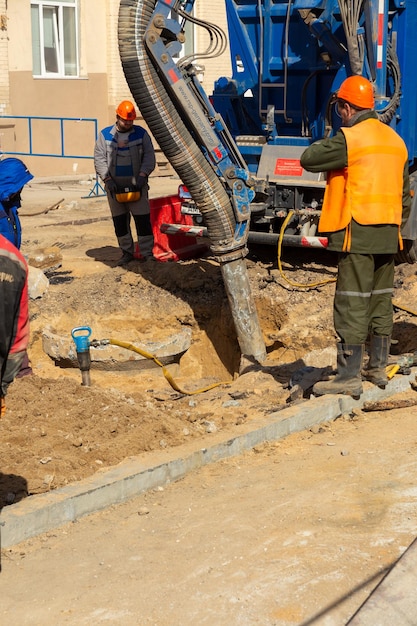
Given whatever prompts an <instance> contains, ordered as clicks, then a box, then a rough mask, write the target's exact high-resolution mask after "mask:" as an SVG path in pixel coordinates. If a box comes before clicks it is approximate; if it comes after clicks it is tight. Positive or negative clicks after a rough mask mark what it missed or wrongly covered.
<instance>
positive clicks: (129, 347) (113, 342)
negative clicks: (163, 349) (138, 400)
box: [96, 339, 233, 396]
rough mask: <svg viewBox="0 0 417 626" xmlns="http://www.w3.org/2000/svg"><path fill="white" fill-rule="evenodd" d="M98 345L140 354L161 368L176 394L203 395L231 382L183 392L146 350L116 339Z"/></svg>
mask: <svg viewBox="0 0 417 626" xmlns="http://www.w3.org/2000/svg"><path fill="white" fill-rule="evenodd" d="M100 343H102V344H107V343H109V344H111V345H113V346H119V347H120V348H125V349H126V350H132V351H133V352H137V354H140V355H141V356H144V357H145V358H146V359H150V360H151V361H153V362H154V363H155V364H156V365H158V366H159V367H161V368H162V373H163V375H164V376H165V378H166V380H167V381H168V382H169V384H170V385H171V387H172V388H173V389H175V391H178V393H181V394H184V395H186V396H193V395H196V394H197V393H203V392H204V391H209V390H210V389H214V388H215V387H219V386H220V385H230V384H231V383H232V382H233V381H231V380H230V381H227V382H220V383H212V384H211V385H207V387H203V388H202V389H196V390H195V391H185V390H184V389H182V388H181V387H179V385H177V383H176V382H175V380H174V379H173V377H172V376H171V374H170V372H169V371H168V370H167V368H166V367H165V366H164V365H163V364H162V363H161V361H159V360H158V359H157V358H156V356H154V355H153V354H151V353H150V352H146V350H142V349H141V348H138V347H137V346H134V345H133V344H131V343H127V342H125V341H119V340H118V339H104V340H102V341H101V342H96V344H97V345H99V344H100Z"/></svg>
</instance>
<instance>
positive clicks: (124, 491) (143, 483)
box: [0, 369, 416, 548]
mask: <svg viewBox="0 0 417 626" xmlns="http://www.w3.org/2000/svg"><path fill="white" fill-rule="evenodd" d="M415 374H416V370H415V369H414V370H413V371H412V373H411V374H410V375H409V376H396V377H394V378H393V379H392V380H391V381H390V382H389V384H388V385H387V387H386V388H385V389H384V390H382V389H378V388H377V387H375V386H373V385H371V384H370V383H365V384H364V393H363V394H362V396H361V397H360V399H359V400H354V399H353V398H351V397H350V396H336V395H331V396H330V395H329V396H323V397H322V398H313V397H312V398H311V399H310V400H308V401H307V402H302V403H300V404H295V405H293V406H290V407H288V409H283V410H282V411H279V412H276V413H271V414H270V415H269V416H268V417H267V418H262V419H259V420H256V421H252V422H250V423H249V424H246V425H243V426H241V427H239V430H240V432H239V434H238V435H236V436H234V437H232V438H230V436H229V435H227V434H225V433H222V432H220V433H217V434H213V435H212V436H211V445H210V447H208V448H201V442H199V441H195V442H191V443H190V444H187V445H184V446H178V447H176V448H173V449H170V450H164V451H157V452H155V453H146V461H145V462H143V461H142V460H141V459H140V458H138V457H135V458H131V459H127V460H126V461H124V462H122V463H120V464H119V465H117V466H115V467H112V468H110V469H106V470H102V471H98V472H97V473H96V474H94V475H93V476H91V477H89V478H88V479H86V480H83V481H80V482H79V483H76V484H74V485H69V486H67V487H63V488H61V489H57V490H55V491H51V492H49V493H46V494H40V495H36V496H31V497H30V498H26V499H25V500H22V501H21V502H18V503H16V504H13V505H11V506H7V507H4V508H3V510H2V512H1V515H0V526H1V529H0V530H1V546H2V547H3V548H7V547H10V546H13V545H16V544H18V543H20V542H21V541H24V540H25V539H29V538H30V537H35V536H36V535H39V534H41V533H44V532H47V531H50V530H52V529H54V528H57V527H58V526H62V525H63V524H66V523H68V522H73V521H75V520H77V519H79V518H80V517H82V516H84V515H88V514H90V513H94V512H96V511H100V510H102V509H105V508H106V507H108V506H111V505H113V504H119V503H121V502H125V501H126V500H128V499H130V498H133V497H135V496H137V495H139V494H140V493H143V492H145V491H147V490H149V489H155V488H156V487H159V486H163V485H166V484H168V483H170V482H173V481H175V480H178V479H180V478H182V477H183V476H185V475H186V474H187V473H188V472H190V471H192V470H195V469H198V468H200V467H203V466H204V465H207V464H208V463H214V462H216V461H219V460H221V459H226V458H230V457H233V456H236V455H239V454H241V453H242V452H244V451H245V450H250V449H252V448H253V447H254V446H256V445H259V444H262V443H265V442H268V441H276V440H278V439H281V438H283V437H286V436H287V435H289V434H291V433H294V432H299V431H302V430H306V429H309V428H311V427H312V426H314V425H315V424H320V423H322V422H327V421H332V420H334V419H336V418H337V417H340V416H341V415H343V414H345V413H349V412H350V411H351V410H352V409H353V408H361V407H362V406H363V404H364V403H365V402H367V401H375V400H381V399H383V398H387V397H389V396H392V395H393V394H396V393H399V392H401V391H406V390H408V389H410V381H411V380H413V379H414V377H415Z"/></svg>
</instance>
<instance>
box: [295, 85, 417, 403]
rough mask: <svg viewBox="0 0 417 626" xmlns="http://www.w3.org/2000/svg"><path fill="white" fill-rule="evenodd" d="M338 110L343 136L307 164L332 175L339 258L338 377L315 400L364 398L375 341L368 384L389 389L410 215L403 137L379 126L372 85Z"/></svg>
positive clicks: (331, 225)
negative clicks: (400, 265) (398, 260)
mask: <svg viewBox="0 0 417 626" xmlns="http://www.w3.org/2000/svg"><path fill="white" fill-rule="evenodd" d="M335 105H336V111H337V112H338V114H339V116H340V117H341V120H342V126H341V128H340V130H339V131H338V132H337V133H336V134H335V135H334V136H333V137H329V138H326V139H323V140H321V141H317V142H315V143H313V144H312V145H311V146H309V147H308V148H307V149H306V150H305V151H304V153H303V154H302V156H301V159H300V162H301V165H302V166H303V167H304V169H306V170H308V171H310V172H327V184H326V190H325V194H324V200H323V207H322V212H321V217H320V221H319V227H318V228H319V231H320V232H321V233H322V234H327V235H328V239H329V250H334V251H337V252H338V253H339V258H338V277H337V283H336V292H335V297H334V307H333V313H334V326H335V330H336V333H337V336H338V340H339V341H338V344H337V374H336V376H335V377H334V378H333V379H332V380H329V381H320V382H318V383H316V384H315V385H314V387H313V393H314V394H315V395H319V396H321V395H324V394H328V393H336V394H347V395H351V396H353V397H358V396H360V394H361V393H362V390H363V388H362V377H361V368H362V360H363V354H364V346H365V342H366V340H367V338H368V337H369V344H370V349H369V362H368V365H367V369H366V370H365V372H364V374H365V377H366V378H367V379H368V380H370V381H371V382H372V383H374V384H375V385H377V386H379V387H382V388H383V387H385V385H386V384H387V382H388V380H387V376H386V371H385V368H386V365H387V361H388V355H389V349H390V345H391V334H392V329H393V309H392V294H393V291H394V256H395V253H396V252H397V251H398V247H399V246H400V249H401V248H402V240H401V226H402V225H403V224H404V223H405V221H406V219H407V217H408V215H409V212H410V207H411V197H410V182H409V173H408V154H407V148H406V146H405V144H404V142H403V140H402V139H401V138H400V136H399V135H398V134H397V133H396V132H395V131H394V130H393V129H392V128H391V127H390V126H388V125H386V124H384V123H383V122H381V121H380V120H379V119H378V115H377V113H376V112H375V109H374V107H375V100H374V92H373V87H372V84H371V83H370V81H369V80H367V79H366V78H364V77H363V76H350V77H349V78H347V79H346V80H345V81H344V82H343V83H342V84H341V86H340V89H339V90H338V92H337V93H336V97H335Z"/></svg>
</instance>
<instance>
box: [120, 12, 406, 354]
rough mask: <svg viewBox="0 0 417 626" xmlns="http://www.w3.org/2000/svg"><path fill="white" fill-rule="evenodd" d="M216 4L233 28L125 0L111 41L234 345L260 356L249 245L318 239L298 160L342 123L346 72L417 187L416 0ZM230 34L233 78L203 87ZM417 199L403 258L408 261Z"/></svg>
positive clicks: (316, 209)
mask: <svg viewBox="0 0 417 626" xmlns="http://www.w3.org/2000/svg"><path fill="white" fill-rule="evenodd" d="M201 1H203V0H201ZM224 2H225V8H226V16H227V29H228V36H226V34H225V32H224V31H223V30H222V29H221V28H220V27H219V26H218V25H216V24H210V23H207V22H202V21H201V20H200V19H198V18H197V17H195V16H194V14H193V4H194V0H165V1H163V0H121V2H120V8H119V30H118V37H119V50H120V57H121V61H122V67H123V70H124V73H125V76H126V79H127V82H128V85H129V88H130V90H131V93H132V96H133V97H134V99H135V100H136V103H137V105H138V107H139V109H140V111H141V114H142V115H143V118H144V119H145V121H146V122H147V124H148V126H149V128H150V130H151V132H152V133H153V135H154V137H155V139H156V141H157V142H158V144H159V146H160V147H161V149H162V150H163V151H164V153H165V155H166V156H167V158H168V159H169V161H170V163H171V165H172V166H173V168H174V169H175V170H176V172H177V174H178V175H179V177H180V179H181V180H182V182H183V183H184V185H185V187H186V189H187V193H186V194H185V201H184V208H183V211H184V212H187V211H188V212H190V213H192V214H193V216H194V219H195V224H196V226H197V227H198V226H200V227H201V228H202V229H204V233H205V234H206V235H207V236H208V237H209V239H210V244H211V251H212V253H213V255H214V256H215V257H216V258H217V259H218V261H219V263H220V265H221V268H222V273H223V279H224V282H225V286H226V292H227V294H228V297H229V302H230V304H231V308H232V314H233V317H234V321H235V326H236V329H237V335H238V339H239V343H240V347H241V351H242V353H243V354H246V355H250V356H252V357H254V358H255V359H256V360H262V359H263V358H264V356H265V347H264V344H263V340H262V334H261V331H260V329H259V322H258V320H257V317H256V310H255V307H254V305H253V302H252V298H251V295H250V289H249V285H248V279H247V276H246V267H245V264H244V261H243V259H244V257H245V254H246V251H247V245H248V242H249V243H250V242H251V241H252V242H256V243H261V244H271V243H272V244H275V243H276V242H278V239H279V238H281V240H282V242H283V245H291V246H309V247H311V246H313V247H317V248H325V247H326V246H327V239H326V237H325V236H321V235H320V233H318V232H317V224H318V220H319V216H320V210H321V205H322V200H323V195H324V187H325V178H324V176H323V175H322V174H313V173H309V172H306V171H305V170H303V168H302V167H301V166H300V156H301V154H302V152H303V151H304V149H305V148H306V147H307V146H308V145H309V144H310V143H311V142H313V141H316V140H318V139H320V138H323V137H326V136H329V135H331V134H333V133H334V132H336V131H337V130H338V128H339V127H340V123H341V120H340V118H339V117H338V115H337V111H336V109H335V106H334V93H335V92H336V91H337V89H338V88H339V86H340V85H341V83H342V82H343V80H344V79H345V78H346V77H347V76H350V75H353V74H360V75H364V76H366V77H367V78H368V79H369V80H370V81H371V82H372V84H373V85H374V90H375V100H376V110H377V113H378V115H379V117H380V119H381V120H382V121H383V122H385V123H387V124H390V125H391V126H392V127H393V128H394V129H395V130H396V131H397V132H398V133H399V134H400V135H401V136H402V138H403V139H404V141H405V143H406V145H407V148H408V153H409V162H410V174H411V186H412V190H414V188H415V187H416V184H417V183H416V180H417V175H416V174H415V170H416V169H417V168H416V164H417V137H416V134H417V131H416V120H417V78H416V73H415V69H414V68H413V64H414V62H415V61H414V49H415V45H414V40H415V25H416V24H417V0H292V1H287V2H284V1H279V0H224ZM188 24H191V25H193V26H194V27H196V28H203V29H204V30H205V31H206V32H207V33H208V35H209V37H208V40H209V44H208V47H207V49H206V50H205V51H203V52H201V53H200V54H199V55H197V54H190V55H182V53H181V51H182V49H183V46H184V43H185V40H186V32H187V25H188ZM227 44H229V50H230V55H231V66H232V75H231V76H230V77H219V78H218V80H216V82H215V84H214V89H213V91H212V93H211V94H208V95H207V94H206V92H205V90H204V89H203V87H202V85H201V83H200V81H199V78H198V77H199V75H200V74H201V71H202V67H201V63H202V62H204V59H206V58H208V57H215V56H217V55H219V54H222V53H224V52H225V51H226V49H227ZM416 202H417V200H416V198H415V197H414V201H413V206H412V210H411V215H410V218H409V220H408V222H407V225H406V226H405V228H404V230H403V232H402V235H403V238H404V240H405V250H404V251H403V252H401V253H400V254H401V255H402V256H401V258H400V262H415V261H416V260H417V253H416V248H415V240H416V238H417V207H416ZM283 227H284V228H285V232H284V231H283V230H282V229H283Z"/></svg>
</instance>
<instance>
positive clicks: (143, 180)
mask: <svg viewBox="0 0 417 626" xmlns="http://www.w3.org/2000/svg"><path fill="white" fill-rule="evenodd" d="M147 180H148V177H147V176H138V177H137V179H136V184H135V189H137V190H138V191H140V190H141V189H142V187H143V186H144V185H145V183H146V181H147Z"/></svg>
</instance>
